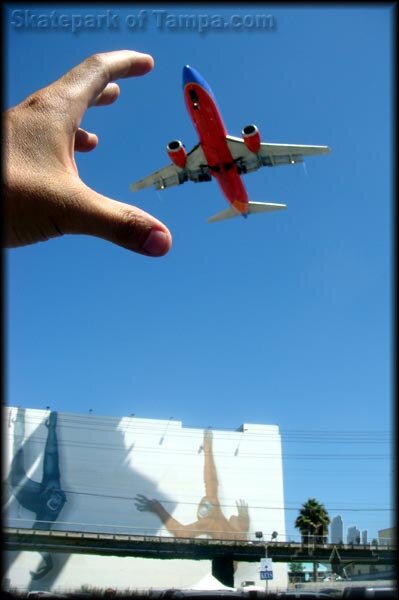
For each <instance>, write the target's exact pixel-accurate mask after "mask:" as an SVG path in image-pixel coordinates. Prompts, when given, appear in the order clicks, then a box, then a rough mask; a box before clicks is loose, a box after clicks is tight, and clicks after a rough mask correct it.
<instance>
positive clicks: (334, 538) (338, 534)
mask: <svg viewBox="0 0 399 600" xmlns="http://www.w3.org/2000/svg"><path fill="white" fill-rule="evenodd" d="M330 541H331V543H332V544H342V543H343V541H344V524H343V521H342V517H341V515H337V516H336V517H334V518H333V519H332V521H331V525H330Z"/></svg>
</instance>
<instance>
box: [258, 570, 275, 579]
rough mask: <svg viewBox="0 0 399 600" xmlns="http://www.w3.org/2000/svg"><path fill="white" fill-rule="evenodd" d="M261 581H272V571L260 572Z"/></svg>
mask: <svg viewBox="0 0 399 600" xmlns="http://www.w3.org/2000/svg"><path fill="white" fill-rule="evenodd" d="M260 578H261V579H267V580H269V579H273V571H260Z"/></svg>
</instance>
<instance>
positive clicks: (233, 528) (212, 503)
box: [134, 429, 249, 540]
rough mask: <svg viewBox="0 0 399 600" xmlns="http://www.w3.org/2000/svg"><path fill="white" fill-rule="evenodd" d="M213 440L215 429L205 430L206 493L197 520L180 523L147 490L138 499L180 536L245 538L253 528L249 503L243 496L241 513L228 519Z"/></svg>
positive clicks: (138, 504)
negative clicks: (219, 495)
mask: <svg viewBox="0 0 399 600" xmlns="http://www.w3.org/2000/svg"><path fill="white" fill-rule="evenodd" d="M212 441H213V440H212V432H211V431H210V430H209V429H207V430H205V431H204V442H203V450H204V484H205V496H203V497H202V498H201V500H200V501H199V504H198V508H197V520H196V521H194V522H193V523H189V524H187V525H183V524H182V523H179V521H177V520H176V519H174V518H173V517H172V516H171V515H170V514H169V513H168V511H167V510H166V509H165V508H164V506H163V505H162V504H161V503H160V502H159V501H158V500H156V499H152V500H150V499H149V498H147V497H146V496H144V495H143V494H137V495H136V497H135V500H134V502H135V505H136V508H137V510H140V511H147V512H152V513H154V514H156V515H157V516H158V517H159V518H160V520H161V522H162V523H163V524H164V526H165V527H166V529H167V530H168V531H169V532H170V533H171V534H173V535H175V536H176V537H184V538H190V537H198V536H200V535H208V536H210V537H211V538H213V539H223V540H245V539H247V535H248V531H249V514H248V505H247V504H246V502H244V501H243V500H239V501H238V502H236V505H237V512H238V514H237V515H232V516H231V517H229V518H228V519H226V517H225V516H224V514H223V511H222V508H221V506H220V502H219V497H218V488H219V481H218V476H217V472H216V466H215V461H214V458H213V448H212Z"/></svg>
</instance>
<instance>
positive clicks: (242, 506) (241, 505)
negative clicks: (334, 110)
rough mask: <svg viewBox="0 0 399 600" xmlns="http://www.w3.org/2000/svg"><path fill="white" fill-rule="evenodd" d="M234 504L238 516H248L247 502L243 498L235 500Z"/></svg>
mask: <svg viewBox="0 0 399 600" xmlns="http://www.w3.org/2000/svg"><path fill="white" fill-rule="evenodd" d="M236 506H237V511H238V516H239V517H247V516H248V504H247V503H246V502H245V500H241V499H240V500H238V501H237V500H236Z"/></svg>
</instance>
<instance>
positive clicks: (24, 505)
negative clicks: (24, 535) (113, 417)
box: [4, 408, 176, 591]
mask: <svg viewBox="0 0 399 600" xmlns="http://www.w3.org/2000/svg"><path fill="white" fill-rule="evenodd" d="M36 423H37V426H36V427H35V424H36ZM108 423H109V419H108ZM12 428H13V433H12V450H11V456H10V460H9V466H8V474H7V475H6V479H5V486H4V489H5V513H6V524H7V525H9V526H11V527H13V526H14V527H15V526H19V527H33V528H35V529H50V528H51V529H57V530H75V531H76V530H78V531H82V530H83V531H96V532H101V531H102V532H111V533H112V532H116V531H118V532H120V533H129V534H135V533H144V532H145V533H147V534H150V535H151V534H152V535H156V534H157V533H158V531H159V528H160V523H159V519H158V517H157V516H156V515H154V514H151V513H147V515H146V517H145V519H143V515H142V514H140V513H139V512H138V511H137V509H136V507H135V505H134V502H133V499H134V497H135V496H136V495H137V494H138V493H143V492H144V493H145V494H148V495H151V496H153V495H156V496H157V498H159V499H160V500H161V501H162V502H165V503H167V504H168V506H169V507H170V510H171V512H173V511H174V509H175V506H176V502H175V501H171V499H170V498H168V497H166V496H165V495H163V494H161V493H160V492H159V490H158V489H157V484H156V482H155V481H152V480H151V479H149V478H147V477H145V475H143V474H142V473H139V472H138V471H137V470H135V469H134V468H132V461H131V460H129V456H128V455H129V453H131V452H134V450H133V448H126V447H125V437H124V433H123V431H120V430H119V429H118V421H115V427H111V428H110V427H109V425H108V427H105V428H104V420H98V421H96V419H93V418H91V417H89V418H87V417H81V416H80V417H78V416H75V415H73V416H70V415H69V416H68V415H63V417H62V418H61V419H58V414H57V413H56V412H50V413H46V414H44V415H43V414H42V411H33V410H32V411H29V410H25V409H21V408H18V409H10V414H9V421H8V429H9V430H11V429H12ZM26 429H29V431H30V433H29V435H28V436H26V433H25V430H26ZM85 467H86V468H85ZM6 472H7V471H6ZM20 554H21V553H20V552H9V553H7V555H6V556H5V565H4V566H5V570H4V572H5V576H6V577H7V573H9V572H10V569H11V568H12V566H13V563H14V562H15V561H17V560H18V557H19V555H20ZM40 556H41V560H40V562H39V565H38V567H37V568H36V569H35V570H34V571H31V572H30V581H29V585H28V589H29V590H30V591H34V590H39V589H41V590H50V589H51V587H52V584H53V583H54V582H55V580H56V579H57V578H58V577H59V575H60V573H62V571H63V569H64V567H65V565H66V563H67V562H68V560H69V557H70V555H68V554H61V553H52V554H49V553H41V554H40ZM27 577H28V574H27Z"/></svg>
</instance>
